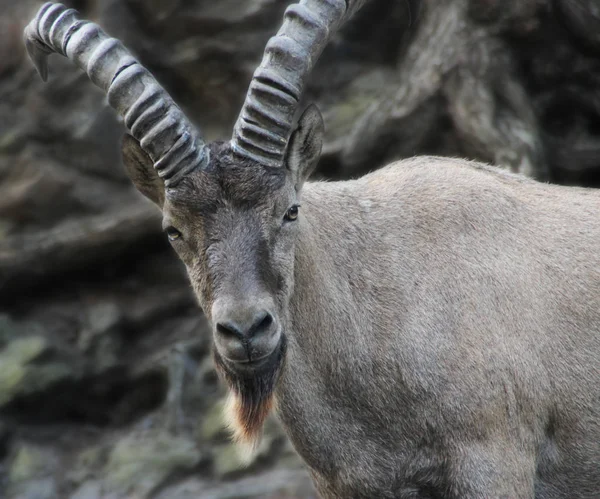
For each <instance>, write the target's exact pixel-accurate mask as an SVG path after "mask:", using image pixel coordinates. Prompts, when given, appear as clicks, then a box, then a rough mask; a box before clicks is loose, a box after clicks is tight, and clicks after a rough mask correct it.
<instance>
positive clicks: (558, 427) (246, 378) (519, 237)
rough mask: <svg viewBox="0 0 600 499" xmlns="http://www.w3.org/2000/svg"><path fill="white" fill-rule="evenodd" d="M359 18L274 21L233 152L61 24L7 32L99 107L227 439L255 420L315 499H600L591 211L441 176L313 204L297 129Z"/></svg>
mask: <svg viewBox="0 0 600 499" xmlns="http://www.w3.org/2000/svg"><path fill="white" fill-rule="evenodd" d="M362 3H364V0H302V1H300V2H299V3H298V4H294V5H292V6H291V7H289V8H288V9H287V11H286V13H285V20H284V22H283V25H282V27H281V29H280V30H279V32H278V33H277V35H276V36H274V37H273V38H271V40H270V41H269V42H268V45H267V47H266V51H265V56H264V59H263V61H262V63H261V65H260V66H259V68H258V69H257V70H256V72H255V73H254V76H253V79H252V82H251V84H250V89H249V92H248V95H247V97H246V101H245V103H244V105H243V108H242V110H241V114H240V115H239V118H238V120H237V123H236V125H235V129H234V132H233V138H232V139H231V141H228V142H216V143H212V144H209V145H206V144H205V143H204V142H203V140H202V138H201V135H200V132H199V131H198V130H196V129H195V128H194V127H193V126H192V125H191V124H190V122H189V121H188V119H186V117H185V116H184V114H183V113H182V111H181V110H180V109H179V108H178V107H177V105H176V104H175V103H174V102H173V100H172V99H171V98H170V97H169V96H168V95H167V93H166V92H165V90H163V89H162V88H161V87H160V86H159V85H158V83H157V82H156V80H155V79H154V78H153V77H152V76H151V74H150V73H149V72H148V71H147V70H146V69H145V68H144V67H142V66H141V65H140V64H139V63H138V62H137V61H136V60H135V59H134V58H133V57H132V56H131V55H130V54H129V53H128V52H127V50H126V49H125V48H124V47H123V46H122V45H121V43H120V42H119V41H117V40H116V39H113V38H110V37H108V36H107V35H106V34H105V33H104V32H103V31H102V30H101V29H100V28H99V27H98V26H97V25H95V24H92V23H90V22H87V21H81V20H78V18H77V14H76V12H75V11H73V10H71V9H66V8H65V7H63V6H62V5H60V4H52V3H48V4H46V5H44V6H43V7H42V8H41V10H40V11H39V13H38V14H37V16H36V17H35V19H34V20H33V21H32V22H31V24H29V26H28V27H27V28H26V31H25V39H26V43H27V48H28V51H29V54H30V55H31V57H32V59H33V61H34V62H35V64H36V66H37V68H38V70H39V72H40V74H41V76H42V77H43V78H44V79H45V78H46V74H47V69H46V63H45V57H46V56H47V55H48V54H49V53H51V52H58V53H60V54H62V55H64V56H66V57H68V58H69V59H71V60H72V61H73V62H74V63H75V64H77V65H78V66H79V67H80V68H82V69H83V70H84V71H86V72H87V74H88V75H89V77H90V78H91V80H92V81H93V82H94V83H95V84H96V85H98V86H99V87H101V88H102V89H103V90H105V91H106V92H107V93H108V101H109V103H110V104H111V105H112V106H113V107H114V108H115V109H116V111H117V112H118V113H119V114H120V115H121V116H122V117H123V119H124V123H125V126H126V127H127V129H128V130H129V132H130V133H131V135H127V136H126V137H125V140H124V146H123V152H124V165H125V168H126V170H127V173H128V175H129V176H130V178H131V180H132V181H133V183H134V184H135V185H136V186H137V188H138V189H139V191H141V193H143V194H144V195H145V196H147V197H148V198H149V199H150V200H152V201H153V202H154V203H156V204H157V205H158V207H159V208H160V209H161V210H162V214H163V226H164V230H165V232H166V234H167V236H168V238H169V240H170V241H171V243H172V245H173V248H174V249H175V251H176V252H177V254H178V255H179V257H180V258H181V260H182V261H183V262H184V263H185V266H186V268H187V272H188V274H189V277H190V280H191V283H192V286H193V289H194V292H195V294H196V296H197V298H198V301H199V303H200V305H201V307H202V308H203V310H204V312H205V313H206V315H207V317H208V318H209V320H210V322H211V324H212V327H213V336H214V345H215V349H214V359H215V363H216V366H217V368H218V370H219V371H220V372H221V374H222V376H223V378H224V379H225V380H226V383H227V385H228V387H229V389H230V392H231V406H230V410H229V415H230V418H231V419H232V424H233V427H234V428H235V436H236V438H237V439H238V440H240V441H242V442H246V443H252V442H255V441H256V440H257V439H258V438H259V437H260V432H261V426H262V423H263V422H264V420H265V417H266V416H267V415H268V413H269V412H270V410H271V409H274V410H275V412H276V413H277V415H278V417H279V419H280V421H281V423H282V424H283V426H284V428H285V429H286V432H287V434H288V435H289V437H290V439H291V441H292V442H293V444H294V447H295V449H296V450H297V451H298V453H299V454H300V456H301V457H302V458H303V459H304V461H305V462H306V464H307V465H308V467H309V469H310V472H311V474H312V477H313V479H314V482H315V485H316V487H317V490H318V491H319V493H320V494H321V495H322V496H323V497H325V498H338V499H348V498H369V499H373V498H416V497H420V498H430V499H431V498H441V497H448V498H477V499H482V498H500V497H503V498H532V497H536V498H545V499H547V498H558V497H578V498H584V497H587V498H598V497H600V192H598V191H594V190H586V189H583V188H568V187H559V186H553V185H547V184H542V183H538V182H536V181H534V180H530V179H526V178H524V177H521V176H518V175H514V174H511V173H508V172H505V171H503V170H500V169H497V168H494V167H491V166H486V165H482V164H479V163H475V162H468V161H464V160H458V159H449V158H437V157H420V158H413V159H408V160H404V161H401V162H398V163H395V164H393V165H390V166H388V167H385V168H383V169H380V170H378V171H376V172H374V173H371V174H368V175H366V176H364V177H362V178H360V179H357V180H351V181H345V182H310V181H307V179H308V178H309V176H310V175H311V173H312V172H313V170H314V168H315V166H316V164H317V162H318V160H319V156H320V152H321V144H322V141H323V120H322V118H321V115H320V113H319V111H318V110H317V108H316V107H315V106H310V107H308V108H307V109H306V110H305V111H304V113H303V114H302V116H301V117H300V118H299V120H298V122H297V126H295V127H294V126H293V123H294V120H293V118H294V112H295V111H296V108H297V106H298V102H299V99H300V96H301V93H302V89H303V87H304V86H305V83H306V80H307V77H308V75H309V72H310V70H311V68H312V67H313V66H314V64H315V62H316V60H317V58H318V57H319V55H320V53H321V52H322V50H323V47H324V46H325V44H326V43H327V40H328V38H329V36H330V35H331V33H332V32H334V31H335V30H336V29H337V28H339V27H340V26H341V25H342V24H343V23H344V22H345V21H346V20H347V19H348V18H349V17H350V16H351V15H352V14H353V13H354V12H355V11H356V10H357V9H359V8H360V6H361V4H362Z"/></svg>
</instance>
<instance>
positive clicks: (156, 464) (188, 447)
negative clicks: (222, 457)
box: [105, 431, 201, 497]
mask: <svg viewBox="0 0 600 499" xmlns="http://www.w3.org/2000/svg"><path fill="white" fill-rule="evenodd" d="M200 459H201V453H200V450H199V449H198V448H197V447H196V446H195V445H194V443H193V442H192V441H191V439H189V438H184V437H179V436H173V435H170V434H168V433H167V432H165V431H157V432H147V433H144V434H143V435H136V436H128V437H125V438H123V439H122V440H120V441H119V442H118V443H117V444H116V445H115V447H114V448H113V449H112V451H111V452H110V455H109V458H108V463H107V464H106V467H105V474H106V482H107V485H108V487H109V488H110V490H111V491H114V492H116V493H134V494H137V495H139V496H140V497H146V496H148V494H150V493H151V492H152V491H153V490H155V489H156V488H157V487H158V486H159V485H160V484H161V483H163V482H164V481H165V480H166V479H167V478H168V477H169V476H171V475H172V474H174V473H176V472H181V471H185V470H191V469H192V468H194V467H195V466H196V465H198V463H199V462H200Z"/></svg>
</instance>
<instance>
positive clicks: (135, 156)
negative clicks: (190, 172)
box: [121, 134, 165, 209]
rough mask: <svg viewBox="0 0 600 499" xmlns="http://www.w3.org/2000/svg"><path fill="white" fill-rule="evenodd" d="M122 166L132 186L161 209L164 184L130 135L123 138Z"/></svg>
mask: <svg viewBox="0 0 600 499" xmlns="http://www.w3.org/2000/svg"><path fill="white" fill-rule="evenodd" d="M121 151H122V153H123V165H124V166H125V171H126V172H127V176H128V177H129V178H130V179H131V181H132V182H133V185H135V187H136V188H137V190H138V191H140V192H141V193H142V194H143V195H144V196H146V197H147V198H148V199H150V201H153V202H154V203H156V204H157V205H158V207H159V208H161V209H162V207H163V203H164V200H165V184H164V182H163V181H162V179H161V178H160V177H159V176H158V173H156V170H155V169H154V164H153V163H152V160H151V159H150V156H148V154H146V152H145V151H144V150H143V149H142V148H141V147H140V143H139V142H138V141H137V140H136V139H134V138H133V137H132V136H131V135H128V134H125V136H124V137H123V146H122V148H121Z"/></svg>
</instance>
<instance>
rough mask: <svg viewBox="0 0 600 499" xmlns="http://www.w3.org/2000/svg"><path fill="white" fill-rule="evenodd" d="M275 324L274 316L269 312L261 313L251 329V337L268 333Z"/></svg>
mask: <svg viewBox="0 0 600 499" xmlns="http://www.w3.org/2000/svg"><path fill="white" fill-rule="evenodd" d="M271 324H273V316H272V315H271V314H270V313H269V312H261V313H260V314H259V316H258V317H257V319H256V320H255V322H254V326H252V329H251V333H250V334H251V335H253V334H256V333H261V332H263V331H267V330H268V329H269V327H271Z"/></svg>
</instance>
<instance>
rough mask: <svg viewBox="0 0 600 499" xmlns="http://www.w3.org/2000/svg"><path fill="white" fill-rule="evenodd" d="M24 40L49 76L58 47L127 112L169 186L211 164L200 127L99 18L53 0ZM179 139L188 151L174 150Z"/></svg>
mask: <svg viewBox="0 0 600 499" xmlns="http://www.w3.org/2000/svg"><path fill="white" fill-rule="evenodd" d="M24 41H25V45H26V47H27V52H28V53H29V56H30V58H31V59H32V61H33V63H34V65H35V67H36V69H37V70H38V73H39V74H40V76H41V77H42V79H43V80H44V81H46V79H47V75H48V69H47V57H48V56H49V55H50V54H52V53H58V54H61V55H63V56H65V57H67V58H68V59H70V60H71V61H73V62H74V63H75V64H76V65H77V66H78V67H79V68H80V69H82V70H83V71H85V72H86V74H87V75H88V77H89V78H90V80H91V81H92V82H93V83H94V84H95V85H96V86H98V87H100V88H101V89H102V90H104V91H105V92H106V93H107V96H108V102H109V104H110V105H111V106H112V107H113V108H114V109H115V110H116V111H117V112H118V113H119V115H120V116H121V117H123V118H124V122H125V126H126V127H127V128H128V129H129V130H130V132H131V134H132V135H133V137H135V138H136V139H137V140H138V141H139V142H140V145H141V147H142V149H143V150H144V151H145V152H146V153H147V154H148V155H149V156H150V158H151V159H152V161H153V163H154V166H155V168H156V169H157V172H158V174H159V175H160V176H161V177H162V178H163V179H164V181H165V186H166V187H173V186H175V185H176V184H177V182H179V181H180V180H181V179H182V178H183V177H184V176H185V175H186V174H187V173H189V172H190V171H192V170H194V169H196V168H203V167H205V166H206V165H207V164H208V161H209V150H208V148H207V147H206V146H205V144H204V141H203V139H202V136H201V135H200V133H199V131H198V130H196V128H195V127H194V126H193V125H192V124H191V123H190V122H189V120H188V119H187V117H186V116H185V115H184V114H183V112H182V111H181V109H180V108H179V107H178V106H177V105H176V104H175V102H174V101H173V99H172V98H171V97H170V96H169V95H168V94H167V92H166V91H165V90H164V89H163V88H162V87H161V86H160V85H159V84H158V82H157V81H156V79H155V78H154V77H153V76H152V74H151V73H150V72H149V71H148V70H147V69H146V68H144V67H143V66H142V65H141V64H139V62H138V61H137V60H136V59H135V58H134V57H133V56H132V55H131V54H130V52H129V51H128V50H127V49H126V48H125V47H124V46H123V44H122V43H121V42H120V41H119V40H117V39H115V38H112V37H110V36H108V35H107V34H106V33H105V32H104V31H103V30H102V29H101V28H100V27H99V26H98V25H97V24H94V23H92V22H89V21H85V20H80V19H79V18H78V14H77V11H75V10H74V9H68V8H67V7H65V6H64V5H62V4H59V3H53V2H48V3H46V4H44V5H43V6H42V7H41V8H40V9H39V11H38V13H37V15H36V16H35V18H34V19H33V20H32V21H31V22H30V23H29V25H28V26H27V27H26V28H25V31H24ZM181 140H183V144H182V143H180V141H181ZM176 145H177V146H178V147H181V146H182V145H185V150H186V151H188V154H186V155H185V156H181V155H177V154H169V153H170V152H171V150H172V149H173V148H174V147H175V146H176ZM173 161H175V162H174V163H173ZM159 167H160V168H159Z"/></svg>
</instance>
